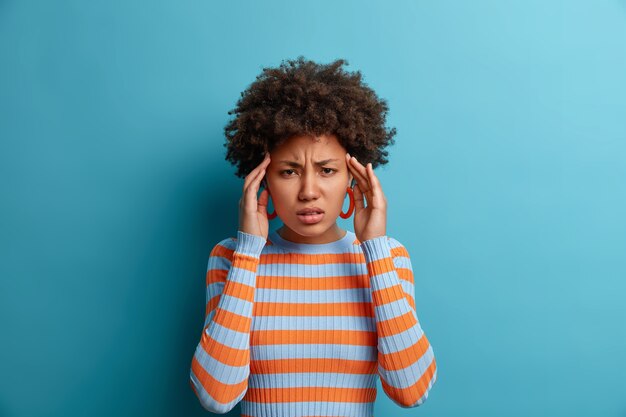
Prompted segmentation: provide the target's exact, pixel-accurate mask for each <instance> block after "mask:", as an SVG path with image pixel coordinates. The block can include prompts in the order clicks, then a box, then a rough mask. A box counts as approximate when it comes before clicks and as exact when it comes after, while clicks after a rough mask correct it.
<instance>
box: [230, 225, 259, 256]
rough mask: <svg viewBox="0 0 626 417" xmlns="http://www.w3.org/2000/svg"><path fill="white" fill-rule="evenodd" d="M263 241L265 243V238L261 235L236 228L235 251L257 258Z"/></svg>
mask: <svg viewBox="0 0 626 417" xmlns="http://www.w3.org/2000/svg"><path fill="white" fill-rule="evenodd" d="M265 243H267V239H265V238H264V237H262V236H259V235H253V234H250V233H245V232H242V231H241V230H237V245H236V246H235V252H238V253H242V254H244V255H248V256H253V257H255V258H259V257H260V256H261V251H263V248H264V247H265Z"/></svg>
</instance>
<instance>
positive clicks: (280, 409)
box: [241, 400, 374, 417]
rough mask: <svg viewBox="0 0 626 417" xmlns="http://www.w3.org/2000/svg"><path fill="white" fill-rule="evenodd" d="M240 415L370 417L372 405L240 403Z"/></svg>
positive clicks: (322, 402) (318, 402) (372, 409)
mask: <svg viewBox="0 0 626 417" xmlns="http://www.w3.org/2000/svg"><path fill="white" fill-rule="evenodd" d="M241 413H242V414H246V415H252V416H285V417H305V416H346V417H370V416H373V415H374V403H373V402H371V403H337V402H324V401H314V402H289V403H266V404H264V403H253V402H250V401H246V400H242V401H241Z"/></svg>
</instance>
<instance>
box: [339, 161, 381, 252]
mask: <svg viewBox="0 0 626 417" xmlns="http://www.w3.org/2000/svg"><path fill="white" fill-rule="evenodd" d="M346 164H347V165H348V169H349V170H350V172H351V173H352V175H353V176H354V179H355V180H356V185H355V186H354V189H353V193H354V204H355V212H354V233H355V234H356V237H357V239H358V240H359V241H361V242H364V241H366V240H368V239H374V238H376V237H380V236H385V235H386V234H387V198H386V197H385V194H384V193H383V189H382V186H381V184H380V181H379V180H378V177H377V176H376V174H374V169H373V168H372V164H371V163H368V164H367V165H366V166H363V165H362V164H361V163H360V162H359V161H357V159H356V158H355V157H354V156H352V157H351V156H350V154H349V153H346ZM364 197H365V198H364ZM365 201H367V206H365Z"/></svg>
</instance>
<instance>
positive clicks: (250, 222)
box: [239, 153, 387, 242]
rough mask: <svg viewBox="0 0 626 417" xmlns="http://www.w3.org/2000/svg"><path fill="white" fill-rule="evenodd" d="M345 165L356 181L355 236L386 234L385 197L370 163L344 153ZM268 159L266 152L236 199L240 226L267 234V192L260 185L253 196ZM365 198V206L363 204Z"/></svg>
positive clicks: (358, 237)
mask: <svg viewBox="0 0 626 417" xmlns="http://www.w3.org/2000/svg"><path fill="white" fill-rule="evenodd" d="M345 161H346V165H347V167H348V169H349V171H350V173H351V174H352V175H353V177H354V179H355V181H356V184H355V186H354V188H353V193H354V204H355V212H354V233H355V235H356V237H357V239H358V240H359V241H361V242H364V241H366V240H369V239H374V238H376V237H381V236H385V235H386V234H387V198H386V197H385V195H384V193H383V190H382V186H381V184H380V181H379V180H378V177H377V176H376V174H374V169H373V168H372V164H371V163H368V164H366V165H365V166H364V165H362V164H361V163H360V162H359V161H358V160H357V159H356V158H355V157H353V156H350V154H349V153H346V154H345ZM269 162H270V158H269V154H267V155H266V157H265V159H264V160H263V161H262V162H261V163H260V164H259V165H258V166H257V167H256V168H255V169H254V170H253V171H252V172H250V174H249V175H248V176H247V177H246V179H245V181H244V186H243V196H242V198H241V199H240V201H239V208H240V217H239V221H240V230H242V231H244V232H247V233H251V234H256V235H260V236H263V237H266V238H267V233H268V219H267V204H268V198H269V192H268V190H267V189H264V190H263V191H262V192H261V195H260V196H259V198H258V200H257V196H256V193H257V192H258V190H259V187H260V183H261V180H262V179H263V178H264V176H265V169H266V168H267V166H268V164H269ZM366 202H367V206H366Z"/></svg>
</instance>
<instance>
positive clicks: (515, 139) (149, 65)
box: [0, 0, 626, 417]
mask: <svg viewBox="0 0 626 417" xmlns="http://www.w3.org/2000/svg"><path fill="white" fill-rule="evenodd" d="M298 55H304V56H305V57H307V58H310V59H314V60H318V61H321V62H329V61H330V60H332V59H335V58H339V57H342V58H346V59H347V60H348V61H349V63H350V65H349V66H348V67H347V68H348V69H349V70H357V69H358V70H361V71H362V73H363V75H364V79H365V81H366V82H367V83H368V84H369V85H370V86H371V87H372V88H374V89H375V90H376V91H377V92H378V94H379V95H380V96H381V97H383V98H386V99H387V100H388V102H389V106H390V113H389V124H390V125H391V126H395V127H397V129H398V135H397V137H396V145H394V146H393V147H392V148H390V164H389V165H388V166H386V167H383V168H381V169H379V170H378V175H379V177H380V179H381V181H382V185H383V189H384V190H385V194H386V195H387V198H388V201H389V224H388V234H389V235H391V236H394V237H395V238H397V239H398V240H400V241H401V242H403V243H404V244H405V245H406V246H407V248H408V249H409V251H410V253H411V256H412V260H413V265H414V269H415V275H416V302H417V306H418V314H419V316H420V321H421V323H422V326H423V327H424V329H425V331H426V333H427V334H428V336H429V339H430V341H431V343H432V345H433V348H434V350H435V354H436V356H437V364H438V381H437V383H436V385H435V387H434V389H433V391H432V392H431V395H430V397H429V399H428V401H427V402H426V403H425V404H424V405H423V406H422V407H419V408H417V409H401V408H399V407H397V406H395V405H394V404H393V403H392V402H391V401H390V400H389V399H388V398H387V397H386V396H385V394H384V392H383V391H382V389H379V393H378V400H377V403H376V414H377V415H382V414H383V412H386V411H388V412H394V413H396V414H395V415H407V416H408V415H415V416H417V415H421V416H451V417H457V416H478V415H480V416H482V417H490V416H494V417H496V416H497V417H500V416H524V417H526V416H568V417H573V416H589V415H598V416H615V417H622V416H624V415H626V397H625V396H624V394H625V392H624V388H623V380H624V376H626V355H624V353H625V352H626V326H625V325H624V319H625V318H626V307H625V306H624V302H623V301H624V293H625V292H626V281H625V280H624V278H626V260H625V258H626V256H625V255H626V220H625V214H626V187H625V184H624V183H625V180H626V142H625V140H626V121H625V119H626V1H624V0H620V1H617V0H614V1H601V0H596V1H574V0H568V1H565V0H560V1H543V0H524V1H496V0H492V1H487V0H475V1H465V2H461V1H456V2H453V1H436V2H427V1H396V2H374V1H343V2H339V1H317V2H292V1H265V2H253V1H248V2H242V1H232V2H220V3H219V4H218V3H217V2H209V1H188V2H174V1H170V2H165V1H162V2H151V1H143V2H139V1H135V2H132V1H120V0H114V1H107V2H85V1H78V0H76V1H67V0H65V1H57V2H45V1H40V2H34V1H20V2H18V1H15V0H4V1H0V60H1V61H0V64H1V65H0V121H1V123H0V138H1V142H0V143H1V145H0V146H1V148H0V184H1V187H2V188H1V190H0V191H1V193H2V194H1V195H2V204H1V206H0V210H1V213H0V229H1V232H0V245H1V246H0V253H1V256H2V262H1V263H0V277H1V284H0V285H1V286H0V325H1V326H2V342H1V344H0V370H1V374H2V378H0V415H2V416H38V417H41V416H83V415H88V416H109V415H117V416H137V415H149V416H154V417H156V416H183V415H184V416H194V415H197V416H202V415H207V412H205V411H204V410H203V409H202V408H201V406H200V405H199V402H198V401H197V399H196V398H195V396H194V394H193V392H192V391H191V389H190V387H189V385H188V382H187V379H188V375H189V365H190V363H191V357H192V354H193V351H194V349H195V346H196V343H197V342H198V340H199V336H200V332H201V329H202V323H203V314H204V302H205V299H204V297H205V295H204V273H205V269H206V260H207V257H208V253H209V251H210V250H211V248H212V247H213V245H214V244H215V243H217V242H218V241H219V240H221V239H223V238H224V237H227V236H234V235H235V233H236V230H237V202H238V199H239V197H240V194H239V193H240V190H241V186H242V181H241V180H239V179H238V178H236V177H235V176H234V168H233V167H231V166H230V165H228V164H227V162H226V161H225V160H224V148H223V147H222V143H223V136H222V129H223V126H224V125H225V123H226V121H227V120H228V115H227V111H228V110H230V109H231V108H233V107H234V104H235V102H236V100H237V99H238V97H239V93H240V92H241V91H242V90H243V89H244V88H245V87H247V86H248V85H249V83H250V82H252V81H253V80H254V78H255V76H256V75H257V74H258V73H259V72H260V71H261V68H262V67H264V66H274V65H278V64H279V63H280V61H281V60H282V59H284V58H295V57H296V56H298ZM274 221H279V220H274ZM341 226H342V227H344V228H345V227H349V228H351V229H352V226H351V225H350V224H349V223H347V222H345V221H343V220H342V223H341ZM275 227H277V225H274V226H273V228H275ZM379 387H380V385H379ZM239 411H240V408H239V406H237V407H236V408H235V410H234V412H232V413H231V414H230V415H239Z"/></svg>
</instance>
